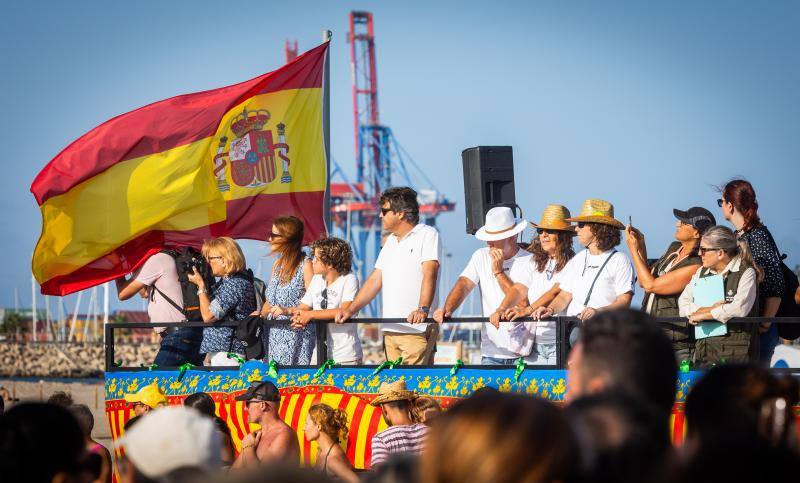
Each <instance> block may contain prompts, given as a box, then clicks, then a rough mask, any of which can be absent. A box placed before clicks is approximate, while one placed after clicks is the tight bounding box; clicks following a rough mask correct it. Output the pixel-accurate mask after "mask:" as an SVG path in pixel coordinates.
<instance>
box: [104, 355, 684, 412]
mask: <svg viewBox="0 0 800 483" xmlns="http://www.w3.org/2000/svg"><path fill="white" fill-rule="evenodd" d="M267 370H268V367H267V366H266V364H264V363H262V362H260V361H250V362H247V363H246V364H244V365H243V366H242V367H241V368H240V369H239V370H238V371H235V370H228V371H214V372H209V371H195V370H189V371H187V372H186V374H185V377H184V378H183V380H181V381H178V376H179V372H178V371H171V372H166V371H158V370H155V371H147V370H143V371H141V372H133V373H132V372H109V373H107V374H106V399H107V400H118V399H122V398H123V396H124V395H125V394H130V393H134V392H136V391H138V390H139V389H141V388H142V387H143V386H145V385H147V384H151V383H152V382H154V381H155V382H156V383H158V384H159V386H160V387H162V388H163V389H164V390H165V392H166V393H167V395H169V396H181V395H188V394H192V393H195V392H199V391H204V392H212V393H213V392H216V393H219V392H222V393H227V394H234V393H236V392H238V391H241V390H244V389H246V388H247V387H249V386H250V384H251V383H253V382H256V381H261V380H265V379H266V374H267ZM373 370H374V369H372V368H358V367H334V368H331V369H328V370H327V371H326V372H325V375H324V376H323V377H324V378H320V379H321V380H312V377H313V375H314V373H315V372H316V368H315V367H311V368H308V369H279V370H278V378H277V380H276V381H274V382H275V383H276V385H277V386H278V387H279V388H281V389H287V388H293V389H292V390H316V389H315V388H317V387H319V386H322V385H324V386H330V387H335V388H338V389H339V390H342V391H345V392H348V393H351V394H365V395H371V394H376V393H377V392H378V388H379V387H380V385H381V383H383V382H392V381H396V380H398V379H404V380H405V381H406V384H407V385H408V387H409V389H413V390H416V391H417V393H419V394H420V395H430V396H435V397H437V398H443V400H444V401H448V400H449V399H451V398H463V397H465V396H468V395H469V394H471V393H473V392H475V391H477V390H478V389H480V388H482V387H494V388H496V389H498V390H500V391H502V392H520V393H524V394H530V395H536V396H539V397H543V398H546V399H549V400H552V401H563V400H564V396H565V394H566V392H567V384H566V371H561V370H549V371H537V370H534V369H530V368H529V369H526V370H525V372H524V373H523V374H522V375H521V377H520V378H519V381H514V377H513V375H514V372H513V371H514V369H513V368H508V369H461V370H459V371H458V372H457V373H456V374H455V375H450V371H449V368H448V367H442V368H434V369H430V368H428V369H414V368H410V367H398V368H395V369H385V370H383V371H381V372H380V373H378V374H376V375H372V372H373ZM698 374H699V373H689V374H681V378H680V381H679V383H678V387H677V388H676V393H677V399H676V400H677V401H678V402H684V400H685V395H686V394H688V392H689V389H690V388H691V386H692V385H693V383H694V381H695V380H696V378H697V377H698ZM302 388H308V389H302ZM448 404H449V402H448V403H446V404H445V405H448Z"/></svg>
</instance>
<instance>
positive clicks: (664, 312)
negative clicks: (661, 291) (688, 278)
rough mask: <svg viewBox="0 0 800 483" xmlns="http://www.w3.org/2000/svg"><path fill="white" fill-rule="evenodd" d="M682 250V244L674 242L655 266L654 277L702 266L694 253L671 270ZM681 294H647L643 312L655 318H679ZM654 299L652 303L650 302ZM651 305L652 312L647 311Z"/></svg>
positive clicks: (643, 301) (698, 257) (643, 302)
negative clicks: (690, 266)
mask: <svg viewBox="0 0 800 483" xmlns="http://www.w3.org/2000/svg"><path fill="white" fill-rule="evenodd" d="M680 248H681V242H679V241H676V242H672V243H671V244H670V245H669V248H667V251H666V252H665V253H664V254H663V255H661V258H659V259H658V261H657V262H656V263H655V265H653V269H652V271H651V273H652V274H653V276H654V277H656V278H658V277H660V276H661V275H664V274H666V273H669V272H672V271H673V270H678V269H681V268H683V267H688V266H689V265H701V264H702V263H703V262H702V260H701V259H700V256H699V255H698V254H697V253H692V254H690V255H689V256H688V257H686V258H684V259H683V260H681V261H680V262H678V263H675V264H673V265H672V266H671V267H669V269H667V267H668V266H669V264H670V262H671V261H673V260H674V259H675V257H677V256H678V255H677V254H676V252H677V251H678V250H679V249H680ZM680 296H681V292H678V293H676V294H672V295H658V294H654V293H652V292H645V294H644V299H643V300H642V310H643V311H645V312H647V313H648V314H650V315H652V316H653V317H678V316H679V309H678V299H679V298H680ZM651 299H652V303H651V302H650V300H651ZM648 305H650V310H649V311H648V310H647V307H648Z"/></svg>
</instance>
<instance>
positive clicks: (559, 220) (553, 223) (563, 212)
mask: <svg viewBox="0 0 800 483" xmlns="http://www.w3.org/2000/svg"><path fill="white" fill-rule="evenodd" d="M569 217H570V214H569V210H568V209H567V207H566V206H561V205H547V206H546V207H545V209H544V213H542V219H541V220H539V223H538V224H537V223H533V222H531V226H532V227H534V228H543V229H545V230H559V231H569V232H574V231H575V227H573V226H572V225H570V224H569V222H568V221H566V220H567V218H569Z"/></svg>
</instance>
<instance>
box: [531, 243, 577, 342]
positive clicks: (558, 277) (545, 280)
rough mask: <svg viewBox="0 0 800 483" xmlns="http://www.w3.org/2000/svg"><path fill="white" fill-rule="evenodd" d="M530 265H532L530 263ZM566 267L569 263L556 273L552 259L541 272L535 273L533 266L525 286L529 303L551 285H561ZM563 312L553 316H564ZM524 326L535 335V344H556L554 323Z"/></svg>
mask: <svg viewBox="0 0 800 483" xmlns="http://www.w3.org/2000/svg"><path fill="white" fill-rule="evenodd" d="M531 265H533V263H532V262H531ZM568 266H569V262H567V265H566V266H564V268H562V269H561V271H560V272H556V261H555V259H553V258H551V259H549V260H548V261H547V264H546V265H545V267H544V271H542V272H539V271H537V270H536V266H535V265H533V267H532V269H531V279H530V280H529V281H528V283H526V284H525V285H527V286H528V301H529V303H534V302H536V301H537V300H538V299H539V297H541V296H542V295H544V294H545V293H547V292H548V291H550V289H551V288H553V285H555V284H561V282H562V280H563V279H564V275H565V274H566V272H567V267H568ZM565 312H566V311H563V312H561V313H558V314H554V315H564V313H565ZM525 325H526V327H527V328H528V330H530V331H531V332H532V333H533V334H534V335H535V341H536V343H537V344H554V343H555V342H556V330H557V329H556V323H555V322H526V323H525Z"/></svg>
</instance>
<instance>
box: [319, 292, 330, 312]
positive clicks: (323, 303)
mask: <svg viewBox="0 0 800 483" xmlns="http://www.w3.org/2000/svg"><path fill="white" fill-rule="evenodd" d="M319 308H321V309H322V310H325V309H327V308H328V289H327V288H326V289H324V290H323V291H322V301H321V302H320V303H319Z"/></svg>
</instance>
